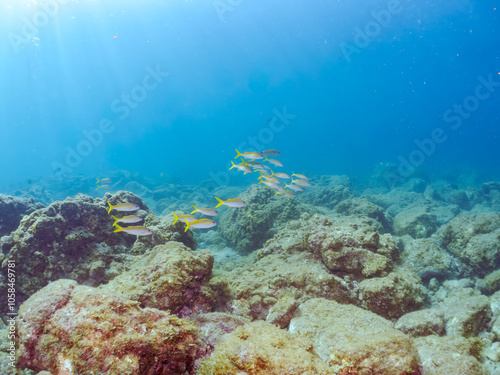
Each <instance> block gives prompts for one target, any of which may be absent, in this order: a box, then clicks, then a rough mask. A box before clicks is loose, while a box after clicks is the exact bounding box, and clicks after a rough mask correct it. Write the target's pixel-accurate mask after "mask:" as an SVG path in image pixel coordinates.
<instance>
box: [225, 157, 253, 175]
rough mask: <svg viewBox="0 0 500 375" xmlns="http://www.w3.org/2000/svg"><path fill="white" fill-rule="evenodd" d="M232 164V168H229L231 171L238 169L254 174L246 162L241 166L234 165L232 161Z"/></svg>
mask: <svg viewBox="0 0 500 375" xmlns="http://www.w3.org/2000/svg"><path fill="white" fill-rule="evenodd" d="M231 164H232V166H231V167H230V168H229V170H231V169H233V168H236V169H237V170H239V171H242V172H245V173H252V168H250V166H249V165H248V164H247V163H246V162H243V163H241V164H234V163H233V161H232V160H231Z"/></svg>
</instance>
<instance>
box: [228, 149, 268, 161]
mask: <svg viewBox="0 0 500 375" xmlns="http://www.w3.org/2000/svg"><path fill="white" fill-rule="evenodd" d="M235 150H236V156H235V157H234V158H235V159H236V158H239V157H240V156H241V157H243V158H247V159H254V160H257V159H264V155H262V154H261V153H260V152H244V153H241V152H239V151H238V149H235Z"/></svg>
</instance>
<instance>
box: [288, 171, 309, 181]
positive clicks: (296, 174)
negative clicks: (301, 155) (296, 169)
mask: <svg viewBox="0 0 500 375" xmlns="http://www.w3.org/2000/svg"><path fill="white" fill-rule="evenodd" d="M293 176H296V177H297V178H300V179H301V180H309V179H308V178H307V177H306V176H304V175H303V174H298V173H293V172H292V177H293Z"/></svg>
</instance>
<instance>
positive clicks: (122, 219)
mask: <svg viewBox="0 0 500 375" xmlns="http://www.w3.org/2000/svg"><path fill="white" fill-rule="evenodd" d="M111 217H112V218H113V219H115V222H114V224H113V226H115V225H116V226H118V223H127V224H132V223H138V222H139V221H142V217H140V216H136V215H128V216H124V217H116V216H113V215H111Z"/></svg>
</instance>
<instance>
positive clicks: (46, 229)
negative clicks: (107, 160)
mask: <svg viewBox="0 0 500 375" xmlns="http://www.w3.org/2000/svg"><path fill="white" fill-rule="evenodd" d="M121 197H125V198H126V199H124V200H120V201H122V202H132V203H137V204H140V206H141V207H143V208H146V209H147V207H146V206H144V205H143V203H142V201H141V200H140V198H139V197H137V196H135V195H132V194H131V193H125V192H123V193H122V194H120V195H114V196H111V195H110V194H107V195H106V197H105V199H109V201H111V202H112V203H117V202H118V201H119V199H120V198H121ZM105 199H99V198H98V199H93V198H91V197H89V196H85V195H77V196H76V197H75V198H67V199H66V200H64V201H57V202H54V203H52V204H51V205H49V206H47V207H46V208H43V209H40V210H37V211H34V212H33V213H31V214H30V215H29V216H25V217H24V219H23V220H22V221H21V223H20V225H19V228H18V229H17V230H16V231H14V232H12V235H11V236H7V237H4V238H2V239H1V240H0V247H2V248H3V251H4V253H7V255H6V258H8V259H13V260H15V262H16V270H17V292H18V293H19V294H18V297H19V298H25V297H26V296H29V295H31V294H33V293H34V292H36V291H37V290H39V289H41V288H42V287H43V286H45V285H47V283H48V282H50V281H54V280H57V279H60V278H70V279H73V280H76V281H78V282H79V283H82V284H86V285H98V284H100V283H102V282H105V281H106V279H107V278H108V275H107V273H106V270H108V269H111V268H112V267H111V266H112V264H114V263H122V262H123V254H122V253H123V252H125V251H127V250H128V249H130V248H131V247H132V244H133V243H134V241H135V237H134V236H131V235H128V234H125V233H113V226H112V225H113V219H112V218H111V216H109V215H108V208H107V207H108V205H107V204H106V200H105ZM99 261H102V262H104V265H103V264H102V263H101V266H102V267H101V270H100V271H99V265H98V264H96V263H95V262H99ZM96 266H97V269H96Z"/></svg>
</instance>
